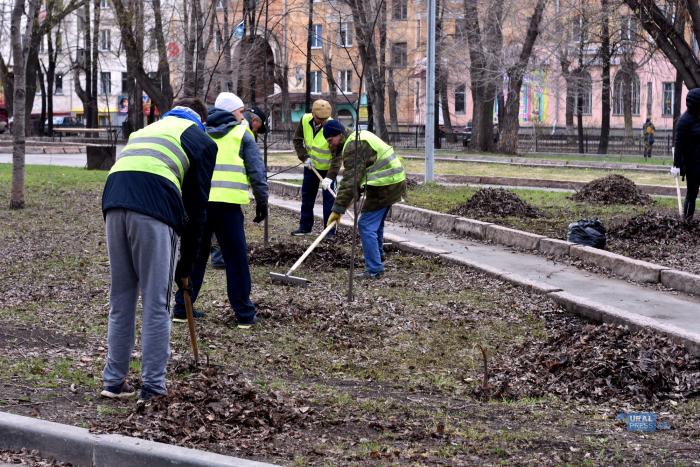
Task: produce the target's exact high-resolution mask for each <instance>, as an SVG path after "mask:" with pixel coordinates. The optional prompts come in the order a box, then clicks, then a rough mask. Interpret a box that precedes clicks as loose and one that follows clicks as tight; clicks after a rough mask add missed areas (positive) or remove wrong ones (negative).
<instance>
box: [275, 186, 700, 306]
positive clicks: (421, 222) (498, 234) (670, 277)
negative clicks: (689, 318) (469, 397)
mask: <svg viewBox="0 0 700 467" xmlns="http://www.w3.org/2000/svg"><path fill="white" fill-rule="evenodd" d="M269 185H270V192H273V193H277V194H281V195H283V196H291V197H298V196H299V192H300V187H299V185H294V184H291V183H284V182H274V181H271V182H270V183H269ZM389 219H390V220H392V221H394V222H400V223H402V224H407V225H411V226H414V227H418V228H421V229H432V230H434V231H436V232H441V233H447V234H458V235H461V236H468V237H472V238H475V239H477V240H490V241H492V242H494V243H497V244H500V245H506V246H511V247H517V248H521V249H523V250H530V251H535V250H536V251H539V252H541V253H542V254H544V255H550V256H556V257H559V258H562V257H566V256H570V257H571V258H574V259H579V260H581V261H583V262H585V263H588V264H592V265H595V266H598V267H601V268H603V269H606V270H609V271H611V272H613V273H614V274H616V275H618V276H620V277H623V278H625V279H629V280H632V281H635V282H643V283H662V284H663V285H664V286H666V287H669V288H672V289H674V290H678V291H680V292H684V293H692V294H694V293H698V292H700V276H698V275H695V274H690V273H687V272H683V271H677V270H674V269H671V268H667V267H665V266H660V265H658V264H654V263H650V262H647V261H640V260H636V259H632V258H628V257H626V256H623V255H618V254H616V253H611V252H609V251H605V250H599V249H596V248H591V247H587V246H583V245H576V244H573V243H570V242H567V241H565V240H559V239H555V238H548V237H544V236H542V235H537V234H533V233H530V232H525V231H522V230H517V229H511V228H509V227H504V226H501V225H498V224H492V223H490V222H482V221H479V220H476V219H468V218H465V217H459V216H454V215H451V214H445V213H440V212H436V211H431V210H429V209H423V208H416V207H413V206H409V205H406V204H394V205H393V206H392V208H391V212H390V213H389ZM406 249H408V247H406ZM424 253H425V252H424ZM431 253H433V254H439V253H436V252H435V251H432V252H431Z"/></svg>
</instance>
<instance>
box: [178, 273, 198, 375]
mask: <svg viewBox="0 0 700 467" xmlns="http://www.w3.org/2000/svg"><path fill="white" fill-rule="evenodd" d="M182 286H183V289H182V298H183V299H184V301H185V313H186V314H187V327H188V328H189V329H190V343H191V344H192V353H193V354H194V364H195V365H198V364H199V349H198V348H197V331H196V329H195V327H194V314H193V312H192V297H191V296H190V291H189V287H190V279H189V277H185V278H184V279H183V280H182Z"/></svg>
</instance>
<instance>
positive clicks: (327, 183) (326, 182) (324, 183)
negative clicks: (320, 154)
mask: <svg viewBox="0 0 700 467" xmlns="http://www.w3.org/2000/svg"><path fill="white" fill-rule="evenodd" d="M331 185H333V180H332V179H330V178H328V177H326V178H324V179H323V180H322V181H321V186H322V187H323V189H324V190H328V189H329V188H330V187H331Z"/></svg>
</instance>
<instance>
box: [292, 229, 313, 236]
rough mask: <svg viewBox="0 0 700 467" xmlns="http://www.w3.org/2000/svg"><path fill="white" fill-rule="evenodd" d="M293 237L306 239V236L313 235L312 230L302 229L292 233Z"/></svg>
mask: <svg viewBox="0 0 700 467" xmlns="http://www.w3.org/2000/svg"><path fill="white" fill-rule="evenodd" d="M291 235H292V237H304V236H306V235H311V231H310V230H301V229H296V230H294V231H292V233H291Z"/></svg>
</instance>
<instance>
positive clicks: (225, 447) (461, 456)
mask: <svg viewBox="0 0 700 467" xmlns="http://www.w3.org/2000/svg"><path fill="white" fill-rule="evenodd" d="M9 172H10V167H9V166H8V165H0V182H2V183H0V198H2V199H4V200H7V199H8V196H9V183H6V182H7V181H9ZM104 179H105V173H104V172H88V171H85V170H82V169H71V168H56V167H51V168H46V167H28V168H27V207H26V209H24V210H17V211H10V210H9V209H8V208H7V205H8V202H7V201H4V202H2V203H0V225H2V229H0V270H2V272H3V274H2V275H3V281H2V282H0V349H2V352H3V357H2V359H0V410H5V411H10V412H13V413H20V414H25V415H31V416H35V417H41V418H45V419H49V420H55V421H59V422H63V423H70V424H74V425H79V426H85V427H90V428H93V429H95V430H98V431H101V432H105V431H106V432H120V433H127V434H131V435H134V436H141V437H144V438H152V439H156V440H163V441H167V442H172V443H177V444H181V445H185V446H191V447H199V448H203V449H208V450H214V451H219V452H224V453H228V454H233V455H236V456H241V457H250V458H255V459H262V460H267V461H272V462H278V463H283V464H292V465H307V464H313V465H317V464H328V465H377V464H386V465H390V464H392V465H393V464H412V465H425V464H444V463H448V464H461V465H473V464H500V463H504V464H505V463H510V464H525V463H531V464H537V465H561V464H571V465H581V464H584V465H587V464H590V465H593V464H638V463H659V464H663V463H683V462H685V463H688V464H690V463H692V461H693V460H695V459H697V456H696V455H695V454H692V453H693V452H695V453H697V452H698V451H700V411H699V410H698V409H699V408H700V407H699V406H698V403H697V400H695V401H693V400H690V401H685V400H680V401H679V402H677V403H675V404H669V403H666V402H664V403H662V402H651V401H649V402H646V403H641V402H638V401H636V402H635V400H634V399H632V398H631V397H632V396H631V394H627V393H625V392H624V391H625V389H624V387H623V388H621V389H620V391H621V392H620V396H619V397H620V398H619V399H617V400H609V399H606V400H602V401H601V400H597V401H593V400H587V399H585V400H566V399H565V398H563V397H560V396H556V395H553V394H552V393H548V388H547V387H542V388H538V391H541V392H542V393H541V394H539V395H534V394H533V395H530V396H527V397H521V398H517V399H502V398H488V397H483V396H479V395H478V393H477V392H475V391H476V390H477V389H478V388H479V387H481V385H482V379H483V376H484V371H483V364H482V354H481V351H480V350H479V349H480V346H483V348H484V349H485V351H486V352H487V355H488V359H489V360H488V363H489V371H490V372H491V374H496V373H498V372H499V371H500V370H499V368H501V367H503V366H507V365H508V362H509V361H510V360H511V359H512V358H513V357H514V356H515V355H518V354H519V353H520V352H521V351H522V348H523V347H522V346H527V345H528V344H529V343H530V342H531V341H533V340H545V341H546V340H548V339H550V337H551V339H552V342H553V343H552V346H551V350H550V351H548V352H549V353H548V354H547V355H543V356H542V358H543V359H546V361H558V357H557V355H558V351H559V347H558V346H559V344H558V343H557V342H559V341H557V340H556V339H555V338H554V337H552V336H555V335H558V333H559V332H561V331H560V330H559V328H560V326H559V325H558V323H562V322H566V323H568V326H569V327H568V328H567V329H574V331H572V332H574V333H578V332H584V331H585V329H587V328H590V327H591V326H594V325H587V324H586V322H584V321H582V320H580V319H579V318H576V317H571V316H568V315H567V314H566V313H563V312H562V311H561V309H560V308H559V307H558V306H557V305H556V304H554V303H553V302H552V301H550V300H549V299H548V298H546V297H544V296H541V295H537V294H534V293H532V292H529V291H527V290H525V289H521V288H518V287H515V286H512V285H509V284H507V283H504V282H501V281H499V280H497V279H494V278H491V277H488V276H485V275H483V274H480V273H477V272H475V271H473V270H470V269H467V268H463V267H457V266H454V265H450V264H446V263H442V262H441V261H439V260H434V259H430V258H423V257H418V256H412V255H408V254H403V253H399V252H396V253H392V252H389V256H388V257H389V259H388V262H387V274H386V276H385V277H384V278H383V279H381V280H380V281H378V282H370V283H363V282H360V283H356V284H355V301H353V302H348V301H347V298H346V291H347V288H346V281H347V274H348V270H347V267H346V266H345V265H346V264H348V262H349V254H350V245H349V242H348V241H347V235H346V234H344V233H343V232H341V235H340V237H341V239H340V240H339V242H338V243H336V244H330V243H323V244H322V246H321V247H319V250H318V251H317V252H315V253H314V254H313V255H312V256H311V257H309V259H308V260H307V263H305V264H304V265H303V266H302V267H301V268H300V269H299V270H298V271H297V273H296V274H297V275H300V276H303V277H307V278H309V279H310V280H312V284H311V286H310V287H309V288H306V289H298V288H291V287H285V286H278V285H273V284H271V283H270V281H269V272H270V271H276V272H279V271H285V270H286V269H287V268H288V267H289V266H290V265H291V262H293V260H294V259H295V257H296V256H297V255H298V254H299V252H301V251H303V250H304V248H305V247H306V246H307V245H308V244H309V243H310V242H311V240H312V239H310V238H296V237H295V238H292V237H290V236H289V234H288V232H289V231H291V230H292V229H293V228H294V227H295V226H296V225H297V222H298V218H297V216H296V215H291V214H289V213H286V212H284V211H281V210H277V209H275V208H273V209H272V210H271V219H270V231H271V238H270V239H271V243H272V246H273V248H274V251H273V253H270V252H269V251H268V249H267V248H266V247H264V246H263V245H262V232H263V228H262V226H259V225H255V224H253V223H252V222H250V219H251V217H252V216H251V214H252V209H250V208H247V210H246V212H247V219H248V220H247V221H246V232H247V236H248V240H249V243H250V245H251V253H250V259H251V264H252V267H251V272H252V278H253V292H252V299H253V301H254V302H255V303H256V304H257V307H258V316H259V317H260V322H259V324H258V325H257V326H256V327H255V328H253V329H252V330H250V331H241V330H238V329H236V328H235V327H233V326H231V311H230V307H229V305H228V301H227V296H226V286H225V285H226V279H225V275H224V272H223V271H220V270H211V269H210V270H208V271H207V275H206V278H205V284H204V287H203V289H202V291H201V294H200V299H199V300H198V301H197V307H198V308H200V309H202V310H204V311H206V312H207V313H208V315H207V318H206V319H205V320H203V321H201V322H198V324H197V328H198V335H199V339H200V353H201V354H202V355H203V356H204V361H205V362H209V367H207V368H205V369H203V370H202V371H197V370H193V369H191V368H190V369H188V367H187V362H188V361H189V359H190V350H189V340H188V337H187V331H186V326H185V325H173V329H172V338H171V345H172V359H171V365H170V367H169V373H168V384H169V388H170V391H171V397H173V398H177V397H181V395H182V394H183V393H187V394H193V395H195V396H196V395H197V393H196V392H195V393H193V392H186V391H187V390H188V388H190V387H191V385H193V384H195V383H196V382H201V381H208V383H207V384H208V386H207V387H208V388H211V391H212V393H211V394H205V396H211V398H210V399H207V400H206V401H205V402H203V403H202V404H201V407H200V409H201V410H204V411H206V410H209V409H208V407H209V408H210V409H211V410H210V411H209V412H207V417H206V418H202V419H199V420H194V421H193V420H192V418H191V417H189V415H188V414H187V413H183V412H181V410H182V407H183V405H182V404H184V403H185V402H186V401H185V400H183V399H182V398H180V399H178V400H179V401H180V405H173V406H171V407H169V408H168V409H167V410H165V409H164V410H162V411H160V412H158V411H151V412H147V414H148V416H147V418H149V419H151V420H157V423H156V424H155V425H151V426H150V428H149V430H150V431H144V430H138V431H135V430H133V429H130V428H127V427H132V426H133V424H134V423H135V420H140V419H142V418H143V417H144V416H143V415H142V414H139V413H137V412H136V410H135V405H134V403H133V402H112V401H105V400H101V399H98V398H97V397H96V395H97V392H98V390H99V389H100V387H101V378H100V375H101V368H102V367H103V365H104V359H105V354H106V349H105V346H106V342H105V340H106V327H107V317H108V312H109V302H108V291H109V284H110V275H109V265H108V261H107V256H106V247H105V244H104V222H103V219H102V213H101V210H100V195H101V188H102V185H103V183H104ZM424 190H425V193H423V195H424V197H425V199H426V200H427V199H429V198H431V197H432V198H435V197H437V196H439V190H437V189H436V188H435V187H426V188H424ZM431 191H432V193H431ZM419 193H420V191H418V192H417V193H415V195H416V199H417V198H418V194H419ZM440 196H442V195H440ZM543 202H544V201H543ZM548 202H551V203H552V204H555V203H557V200H556V199H550V200H549V201H548ZM426 203H427V201H426ZM319 227H320V226H318V225H317V228H319ZM271 251H272V250H271ZM290 251H291V252H292V253H293V254H285V255H283V253H286V252H290ZM282 256H285V258H287V259H284V258H282ZM334 259H336V260H338V261H333V260H334ZM572 323H573V325H572ZM137 326H138V325H137ZM567 332H568V331H567ZM137 335H138V332H137ZM614 344H615V346H618V347H619V346H624V345H625V344H624V343H623V342H615V343H614ZM641 352H642V351H641V350H640V353H641ZM645 355H646V354H645ZM648 355H655V354H652V353H651V352H650V353H649V354H648ZM139 361H140V345H139V342H138V340H137V345H136V349H135V357H134V359H133V368H132V369H133V372H132V377H137V375H138V368H139ZM592 366H593V365H592ZM210 369H211V370H212V371H213V369H216V372H217V373H216V374H217V375H218V376H215V377H214V376H211V375H212V374H213V373H208V371H209V370H210ZM562 376H565V375H562ZM566 377H567V378H569V379H570V380H571V381H572V383H571V384H576V385H577V386H578V385H580V384H583V383H584V382H586V381H588V382H589V383H590V378H589V379H588V380H587V379H586V378H587V377H586V376H585V375H584V374H579V375H578V376H576V375H575V374H573V373H572V374H570V375H568V376H566ZM224 380H225V381H227V383H226V384H225V385H224V384H223V383H222V382H221V381H224ZM584 380H585V381H584ZM517 384H518V382H517V379H513V381H512V385H513V386H517ZM241 385H245V387H246V388H247V389H246V391H245V392H244V393H241V394H242V396H241V397H242V399H241V400H236V401H234V402H235V403H232V404H233V406H232V407H223V408H222V406H221V403H220V402H217V401H219V400H223V399H222V397H224V396H225V394H226V393H229V392H232V391H233V390H234V389H236V388H239V387H241ZM217 391H218V392H217ZM205 396H203V397H205ZM251 401H254V403H251ZM245 404H249V405H245ZM251 404H252V405H251ZM241 405H243V406H245V407H252V408H251V409H250V410H239V409H237V407H239V406H241ZM224 409H225V410H227V411H232V413H234V415H231V416H226V417H220V416H219V414H220V413H222V412H223V411H224ZM631 409H637V410H657V411H659V412H663V417H664V419H665V420H670V421H671V423H672V425H673V428H674V429H673V430H669V431H664V432H658V433H654V434H645V435H640V434H637V433H630V432H627V431H625V430H624V428H623V427H622V425H621V423H620V422H618V421H616V419H615V416H616V414H617V413H618V412H619V411H620V410H631ZM146 410H150V409H146ZM227 413H228V412H227ZM278 413H284V414H293V415H294V416H293V417H291V418H289V419H284V420H286V421H284V420H283V421H282V422H280V421H279V420H277V419H276V416H277V415H276V414H278ZM300 414H307V415H306V416H305V417H302V416H301V415H300ZM183 420H187V422H186V423H185V422H184V421H183ZM183 425H185V426H184V427H183ZM183 430H185V431H183ZM210 434H211V436H209V435H210Z"/></svg>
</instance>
